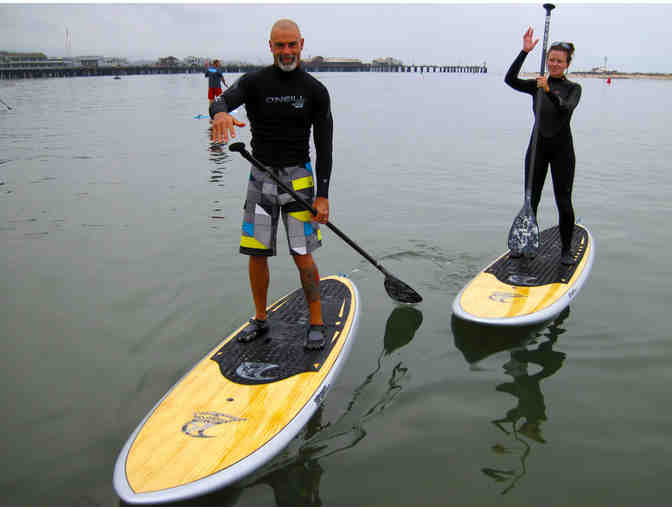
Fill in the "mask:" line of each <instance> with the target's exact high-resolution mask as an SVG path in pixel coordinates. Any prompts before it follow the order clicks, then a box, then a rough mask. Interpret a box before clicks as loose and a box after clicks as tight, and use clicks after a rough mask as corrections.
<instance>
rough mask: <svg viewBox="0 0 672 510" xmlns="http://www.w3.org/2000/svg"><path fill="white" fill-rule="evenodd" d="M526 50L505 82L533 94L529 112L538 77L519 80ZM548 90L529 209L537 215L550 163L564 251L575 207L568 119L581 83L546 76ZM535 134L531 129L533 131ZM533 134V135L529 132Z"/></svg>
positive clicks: (568, 243) (543, 96)
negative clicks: (573, 204)
mask: <svg viewBox="0 0 672 510" xmlns="http://www.w3.org/2000/svg"><path fill="white" fill-rule="evenodd" d="M526 56H527V53H525V52H524V51H521V52H520V53H519V54H518V57H516V59H515V60H514V61H513V64H511V67H510V68H509V71H508V72H507V73H506V77H505V78H504V81H505V82H506V83H507V84H508V85H510V86H511V87H512V88H514V89H515V90H518V91H520V92H525V93H527V94H530V95H531V96H532V111H533V112H534V111H536V102H537V90H538V89H537V80H536V79H531V80H521V79H520V78H518V73H519V72H520V68H521V67H522V65H523V61H524V60H525V57H526ZM548 86H549V88H550V89H551V91H550V92H548V93H546V92H543V91H542V93H541V95H540V97H541V101H542V102H541V105H540V107H541V109H540V112H539V119H537V122H538V128H539V138H538V139H537V149H536V155H535V160H536V161H535V162H534V171H533V178H532V209H533V210H534V214H535V215H536V214H537V207H538V206H539V200H540V199H541V191H542V189H543V187H544V181H545V180H546V174H547V173H548V165H549V163H550V165H551V177H552V178H553V191H554V192H555V202H556V204H557V206H558V213H559V218H560V220H559V224H560V238H561V239H562V248H563V252H567V251H569V248H570V246H571V242H572V232H573V230H574V221H575V220H574V208H573V207H572V186H573V184H574V167H575V164H576V159H575V155H574V143H573V140H572V131H571V129H570V127H569V122H570V120H571V118H572V113H573V112H574V108H576V105H578V104H579V99H580V98H581V85H579V84H578V83H574V82H571V81H569V80H568V79H567V78H565V77H564V76H563V77H562V78H552V77H551V78H548ZM532 133H533V134H534V130H533V131H532ZM532 136H533V135H532ZM531 149H532V138H531V137H530V144H529V145H528V147H527V153H526V154H525V168H526V169H527V168H529V167H530V158H531V157H532V155H531ZM527 179H528V172H527V171H526V172H525V186H526V187H527Z"/></svg>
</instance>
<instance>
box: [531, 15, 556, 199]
mask: <svg viewBox="0 0 672 510" xmlns="http://www.w3.org/2000/svg"><path fill="white" fill-rule="evenodd" d="M544 9H546V22H545V24H544V43H543V46H542V49H541V66H540V68H539V76H543V75H544V73H545V71H546V48H548V31H549V27H550V26H551V11H552V10H553V9H555V5H553V4H544ZM542 94H543V92H542V90H541V89H537V97H536V100H535V108H534V132H533V133H532V146H531V150H530V163H529V164H528V166H527V179H525V180H526V185H525V201H526V202H528V203H529V202H531V200H532V178H533V176H534V163H535V159H536V157H537V141H538V140H539V114H540V113H541V99H542Z"/></svg>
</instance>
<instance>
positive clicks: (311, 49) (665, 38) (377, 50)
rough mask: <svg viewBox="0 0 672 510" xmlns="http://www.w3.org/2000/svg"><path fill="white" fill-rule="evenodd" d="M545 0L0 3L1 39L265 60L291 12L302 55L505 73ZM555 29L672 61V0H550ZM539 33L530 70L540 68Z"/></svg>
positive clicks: (638, 64)
mask: <svg viewBox="0 0 672 510" xmlns="http://www.w3.org/2000/svg"><path fill="white" fill-rule="evenodd" d="M541 3H542V2H539V3H529V2H528V3H515V4H514V3H492V4H484V3H438V4H437V3H434V4H417V3H405V4H382V3H371V4H358V3H336V4H326V3H315V4H308V3H295V4H279V3H270V4H251V3H233V4H221V3H217V4H216V3H209V4H196V3H186V4H183V3H170V4H155V3H141V4H110V3H102V4H55V3H49V4H29V3H19V4H7V3H4V4H2V3H0V50H6V51H40V52H43V53H46V54H47V55H48V56H50V57H60V56H67V53H66V46H65V29H66V28H68V29H69V31H70V33H71V41H72V56H77V55H103V56H106V57H125V58H129V59H131V60H136V59H156V58H158V57H165V56H169V55H173V56H176V57H178V58H183V57H186V56H190V55H193V56H199V57H212V58H220V59H222V60H224V61H226V60H238V59H241V60H246V61H249V62H252V63H257V64H261V63H270V61H271V56H270V53H269V50H268V42H267V41H268V36H269V30H270V27H271V25H272V24H273V22H274V21H275V20H276V19H278V18H282V17H288V18H292V19H294V20H295V21H296V22H297V23H298V24H299V25H300V27H301V31H302V34H303V36H304V38H305V41H306V42H305V48H304V52H303V56H304V58H305V57H307V56H316V55H321V56H324V57H352V58H359V59H361V60H363V61H366V62H369V61H371V60H372V59H373V58H378V57H395V58H399V59H401V60H402V61H403V62H404V63H407V64H412V63H415V64H445V65H450V64H464V65H470V64H481V63H483V62H484V61H486V62H487V63H488V67H489V69H490V70H491V71H494V72H499V71H501V72H503V71H505V70H506V68H508V65H509V64H510V62H511V61H512V60H513V58H514V57H515V55H516V54H517V53H518V51H519V50H520V48H521V45H522V35H523V32H524V30H525V29H526V28H527V26H528V25H531V26H532V27H533V28H534V29H535V33H536V34H537V35H538V36H539V37H540V39H541V38H543V29H544V15H545V11H544V9H543V8H542V7H541ZM555 5H556V9H555V10H554V11H553V13H552V18H551V29H550V40H551V41H554V40H569V41H573V42H574V43H575V45H576V48H577V49H576V54H575V58H574V61H573V63H572V69H574V70H588V69H590V68H591V67H595V66H598V65H602V64H603V63H604V58H605V57H607V58H608V61H607V64H608V67H609V68H610V69H617V70H620V71H630V72H636V71H639V72H672V37H671V34H672V29H671V28H670V26H671V22H672V3H650V4H642V3H620V4H608V3H573V2H559V1H558V2H556V3H555ZM540 48H541V42H540V43H539V45H538V46H537V49H535V51H534V53H533V55H535V56H536V57H537V58H530V59H528V60H527V62H526V67H525V70H530V71H534V70H536V69H537V68H538V57H539V56H540Z"/></svg>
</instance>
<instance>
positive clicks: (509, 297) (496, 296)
mask: <svg viewBox="0 0 672 510" xmlns="http://www.w3.org/2000/svg"><path fill="white" fill-rule="evenodd" d="M522 297H525V296H524V295H523V294H517V293H515V292H493V293H492V294H490V295H489V296H488V299H490V300H491V301H496V302H497V303H511V302H512V301H513V300H514V299H517V298H522Z"/></svg>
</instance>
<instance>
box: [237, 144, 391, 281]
mask: <svg viewBox="0 0 672 510" xmlns="http://www.w3.org/2000/svg"><path fill="white" fill-rule="evenodd" d="M229 150H232V151H234V152H239V153H240V154H241V156H243V157H244V158H245V159H246V160H248V161H249V162H250V163H252V164H253V165H254V166H256V167H257V168H259V169H260V170H263V171H264V172H266V173H267V174H268V175H270V176H271V178H272V179H273V180H274V181H275V182H276V183H277V185H278V186H280V188H282V190H283V191H285V192H286V193H289V195H291V197H292V198H293V199H294V200H296V201H297V202H298V203H300V204H301V205H302V206H303V207H305V208H306V209H308V210H309V211H310V212H311V213H312V214H313V216H317V211H316V210H315V209H314V208H313V206H312V205H310V204H309V203H308V202H306V201H305V200H304V199H303V198H301V197H300V196H299V195H297V194H296V192H295V191H294V190H293V189H291V188H290V187H288V186H287V185H286V184H285V183H284V182H282V181H281V180H280V178H279V177H278V176H277V175H276V174H275V172H274V171H273V170H272V169H271V168H268V167H266V166H265V165H264V164H263V163H261V162H260V161H259V160H257V158H255V157H254V156H253V155H252V154H250V153H249V152H248V151H247V150H246V149H245V147H244V145H243V144H242V143H233V144H231V145H230V146H229ZM326 225H327V227H329V228H330V229H331V230H332V231H333V232H334V233H335V234H336V235H338V236H339V237H340V238H341V239H343V240H344V241H345V242H346V243H348V244H349V245H350V246H351V247H352V248H354V249H355V250H356V251H357V252H358V253H359V254H360V255H361V256H362V257H364V258H365V259H366V260H368V261H369V262H371V264H373V265H374V266H376V268H377V269H378V270H379V271H380V272H382V273H383V274H384V275H385V276H390V274H389V273H388V272H387V271H386V270H385V268H384V267H383V266H382V265H381V264H380V263H379V262H378V261H377V260H376V259H374V258H373V257H372V256H371V255H369V254H368V253H366V252H365V251H364V250H363V249H362V248H361V247H360V246H359V245H358V244H357V243H355V242H354V241H353V240H352V239H350V238H349V237H348V236H347V235H345V234H344V233H343V232H342V231H341V230H340V229H339V228H338V227H337V226H336V225H334V224H333V223H331V222H330V221H327V223H326Z"/></svg>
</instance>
